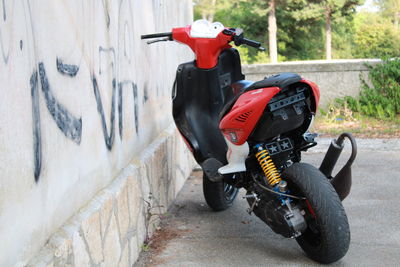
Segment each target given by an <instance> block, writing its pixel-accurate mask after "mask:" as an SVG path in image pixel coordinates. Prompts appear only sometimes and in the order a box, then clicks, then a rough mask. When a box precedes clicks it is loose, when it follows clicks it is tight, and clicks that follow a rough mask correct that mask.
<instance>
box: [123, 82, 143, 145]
mask: <svg viewBox="0 0 400 267" xmlns="http://www.w3.org/2000/svg"><path fill="white" fill-rule="evenodd" d="M125 86H128V88H129V87H130V88H132V94H133V111H134V112H135V131H136V134H139V101H138V88H137V85H136V84H135V83H134V82H132V81H123V82H120V83H119V84H118V126H119V136H120V138H121V140H122V130H123V112H122V110H123V104H122V99H123V95H124V93H123V92H124V91H123V89H124V87H125Z"/></svg>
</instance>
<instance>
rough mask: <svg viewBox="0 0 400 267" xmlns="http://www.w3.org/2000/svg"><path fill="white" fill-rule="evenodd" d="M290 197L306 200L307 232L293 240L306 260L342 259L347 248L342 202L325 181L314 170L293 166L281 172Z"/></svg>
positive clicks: (330, 260)
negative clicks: (306, 257)
mask: <svg viewBox="0 0 400 267" xmlns="http://www.w3.org/2000/svg"><path fill="white" fill-rule="evenodd" d="M282 178H283V179H285V180H286V181H287V183H288V187H289V189H290V190H291V191H292V192H293V194H296V195H301V196H304V197H305V198H306V200H305V201H304V200H302V201H304V203H303V206H304V210H305V212H306V214H305V218H306V221H307V225H308V227H307V229H306V230H305V232H304V233H303V234H302V235H301V236H299V237H297V238H296V240H297V243H298V244H299V245H300V247H301V248H302V249H303V250H304V252H305V253H306V254H307V256H308V257H310V258H311V259H313V260H315V261H317V262H320V263H332V262H335V261H338V260H339V259H341V258H342V257H343V256H344V255H345V254H346V252H347V250H348V249H349V243H350V228H349V223H348V220H347V216H346V213H345V210H344V208H343V206H342V202H341V201H340V199H339V196H338V195H337V193H336V191H335V189H334V188H333V186H332V185H331V183H330V182H329V181H328V179H327V178H326V177H325V176H324V175H323V174H322V173H321V172H320V171H319V170H318V169H317V168H315V167H313V166H312V165H309V164H305V163H295V164H293V165H292V166H290V167H289V168H287V169H286V170H285V171H284V172H283V173H282Z"/></svg>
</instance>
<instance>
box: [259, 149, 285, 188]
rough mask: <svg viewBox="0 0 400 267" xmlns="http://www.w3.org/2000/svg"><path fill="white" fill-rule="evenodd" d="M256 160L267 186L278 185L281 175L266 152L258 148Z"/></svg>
mask: <svg viewBox="0 0 400 267" xmlns="http://www.w3.org/2000/svg"><path fill="white" fill-rule="evenodd" d="M256 158H257V160H258V162H259V163H260V165H261V169H262V170H263V172H264V174H265V177H266V178H267V181H268V184H269V185H270V186H274V185H276V184H278V183H279V182H280V181H281V175H280V174H279V172H278V170H277V169H276V167H275V164H274V162H273V161H272V159H271V156H270V155H269V154H268V150H266V149H263V148H261V147H260V148H259V151H258V152H257V153H256Z"/></svg>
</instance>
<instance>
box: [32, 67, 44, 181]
mask: <svg viewBox="0 0 400 267" xmlns="http://www.w3.org/2000/svg"><path fill="white" fill-rule="evenodd" d="M30 84H31V97H32V121H33V160H34V165H35V167H34V175H35V181H36V182H37V181H38V180H39V176H40V170H41V168H42V144H41V131H40V111H39V90H38V77H37V71H35V72H33V74H32V76H31V80H30Z"/></svg>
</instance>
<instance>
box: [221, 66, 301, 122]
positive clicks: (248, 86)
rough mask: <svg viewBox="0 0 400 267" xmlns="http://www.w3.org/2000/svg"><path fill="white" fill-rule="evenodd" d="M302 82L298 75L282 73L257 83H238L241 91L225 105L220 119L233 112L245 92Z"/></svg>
mask: <svg viewBox="0 0 400 267" xmlns="http://www.w3.org/2000/svg"><path fill="white" fill-rule="evenodd" d="M300 80H301V76H300V75H298V74H296V73H291V72H282V73H279V74H276V75H273V76H270V77H268V78H265V79H264V80H261V81H258V82H255V83H251V82H249V81H240V82H238V83H236V84H237V86H239V88H240V91H239V92H237V93H236V94H235V96H234V97H232V98H231V99H230V100H229V101H228V102H227V103H226V104H225V106H224V107H223V108H222V110H221V112H220V114H219V119H220V120H221V119H222V118H223V117H224V116H225V115H226V114H227V113H228V112H229V111H230V110H231V108H232V107H233V105H234V104H235V102H236V100H237V99H238V98H239V97H240V96H241V95H242V94H243V93H245V92H248V91H252V90H256V89H260V88H267V87H279V88H282V89H283V88H285V87H286V86H288V85H291V84H293V83H296V82H299V81H300ZM232 87H233V88H235V84H233V85H232Z"/></svg>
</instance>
